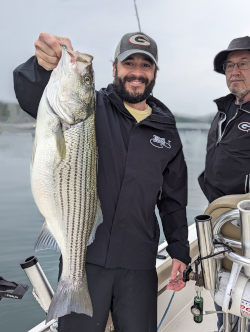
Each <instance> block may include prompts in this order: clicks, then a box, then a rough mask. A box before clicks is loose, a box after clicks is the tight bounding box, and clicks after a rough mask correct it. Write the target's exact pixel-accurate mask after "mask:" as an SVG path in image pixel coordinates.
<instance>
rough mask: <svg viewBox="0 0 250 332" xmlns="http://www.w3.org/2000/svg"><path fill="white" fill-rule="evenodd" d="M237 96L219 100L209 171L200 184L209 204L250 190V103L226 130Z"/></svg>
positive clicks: (211, 134) (210, 137)
mask: <svg viewBox="0 0 250 332" xmlns="http://www.w3.org/2000/svg"><path fill="white" fill-rule="evenodd" d="M234 101H235V96H234V95H233V94H229V95H227V96H226V97H222V98H219V99H217V100H215V103H216V104H217V107H218V113H217V114H216V116H215V118H214V120H213V122H212V124H211V128H210V130H209V133H208V141H207V156H206V166H205V171H204V172H203V173H202V174H201V175H200V176H199V178H198V181H199V184H200V187H201V189H202V191H203V192H204V194H205V196H206V197H207V199H208V201H209V202H212V201H213V200H215V199H217V198H219V197H221V196H225V195H233V194H244V193H247V192H249V191H250V186H249V184H250V102H248V103H246V104H244V105H243V106H242V109H240V105H239V108H238V109H237V111H236V114H235V116H234V117H233V118H232V119H230V120H229V121H228V122H227V124H226V125H225V128H223V122H224V121H226V119H227V115H228V110H229V108H230V106H231V104H232V103H233V102H234Z"/></svg>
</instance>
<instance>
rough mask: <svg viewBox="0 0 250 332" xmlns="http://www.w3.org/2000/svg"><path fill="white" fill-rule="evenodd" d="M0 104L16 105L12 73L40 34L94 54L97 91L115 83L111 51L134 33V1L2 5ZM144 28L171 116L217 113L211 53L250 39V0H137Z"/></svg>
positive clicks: (19, 0) (219, 86)
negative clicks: (154, 44)
mask: <svg viewBox="0 0 250 332" xmlns="http://www.w3.org/2000/svg"><path fill="white" fill-rule="evenodd" d="M0 4H1V7H0V9H1V10H0V22H1V29H0V45H1V48H2V51H1V53H0V64H1V80H0V100H1V101H11V102H13V101H16V99H15V94H14V90H13V81H12V71H13V69H14V68H15V67H17V66H18V65H19V64H21V63H23V62H25V61H26V60H27V59H28V58H29V57H31V56H32V55H33V54H34V42H35V41H36V39H37V38H38V36H39V33H40V32H49V33H51V34H55V35H58V36H66V37H68V38H70V39H71V41H72V45H73V47H74V49H75V50H78V51H80V52H85V53H89V54H91V55H93V56H94V70H95V77H96V88H97V89H100V88H102V87H105V86H107V84H109V83H111V82H112V75H111V74H112V72H111V69H112V68H111V62H110V60H111V59H112V58H113V55H114V52H115V48H116V46H117V44H118V42H119V40H120V39H121V37H122V36H123V35H124V34H125V33H127V32H133V31H134V32H136V31H138V24H137V20H136V16H135V9H134V1H133V0H123V1H121V0H91V1H84V0H81V1H80V0H8V1H5V0H0ZM137 7H138V11H139V16H140V21H141V28H142V31H143V32H145V33H146V34H148V35H149V36H151V37H152V38H154V39H155V41H156V42H157V44H158V51H159V67H160V71H159V73H158V77H157V81H156V86H155V89H154V96H155V97H156V98H158V99H160V100H161V101H162V102H163V103H165V104H166V105H167V106H168V107H169V108H170V110H171V111H172V112H173V113H174V114H177V113H179V114H180V113H181V114H187V115H203V114H207V113H212V112H215V111H216V108H215V105H214V103H213V102H212V101H213V99H215V98H218V97H221V96H223V95H225V94H227V93H228V89H227V86H226V82H225V76H224V75H221V74H217V73H215V72H214V71H213V59H214V57H215V55H216V54H217V53H218V52H220V51H221V50H224V49H226V48H227V47H228V44H229V43H230V41H231V40H232V39H234V38H237V37H243V36H247V35H249V34H250V24H249V20H250V19H249V14H250V1H249V0H238V1H237V2H236V1H232V0H171V1H169V0H153V1H152V0H137Z"/></svg>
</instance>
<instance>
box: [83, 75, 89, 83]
mask: <svg viewBox="0 0 250 332" xmlns="http://www.w3.org/2000/svg"><path fill="white" fill-rule="evenodd" d="M84 81H85V83H87V84H90V83H91V81H90V77H89V76H86V77H84Z"/></svg>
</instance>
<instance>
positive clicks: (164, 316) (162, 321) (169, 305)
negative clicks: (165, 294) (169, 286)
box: [157, 292, 175, 331]
mask: <svg viewBox="0 0 250 332" xmlns="http://www.w3.org/2000/svg"><path fill="white" fill-rule="evenodd" d="M174 294H175V292H173V295H172V296H171V299H170V301H169V303H168V307H167V309H166V311H165V312H164V315H163V317H162V319H161V321H160V324H159V325H158V327H157V331H158V330H159V328H160V326H161V324H162V322H163V321H164V318H165V317H166V314H167V313H168V309H169V307H170V305H171V302H172V300H173V298H174Z"/></svg>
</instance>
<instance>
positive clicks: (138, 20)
mask: <svg viewBox="0 0 250 332" xmlns="http://www.w3.org/2000/svg"><path fill="white" fill-rule="evenodd" d="M134 4H135V14H136V17H137V22H138V26H139V31H140V32H141V25H140V19H139V14H138V10H137V6H136V0H134Z"/></svg>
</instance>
